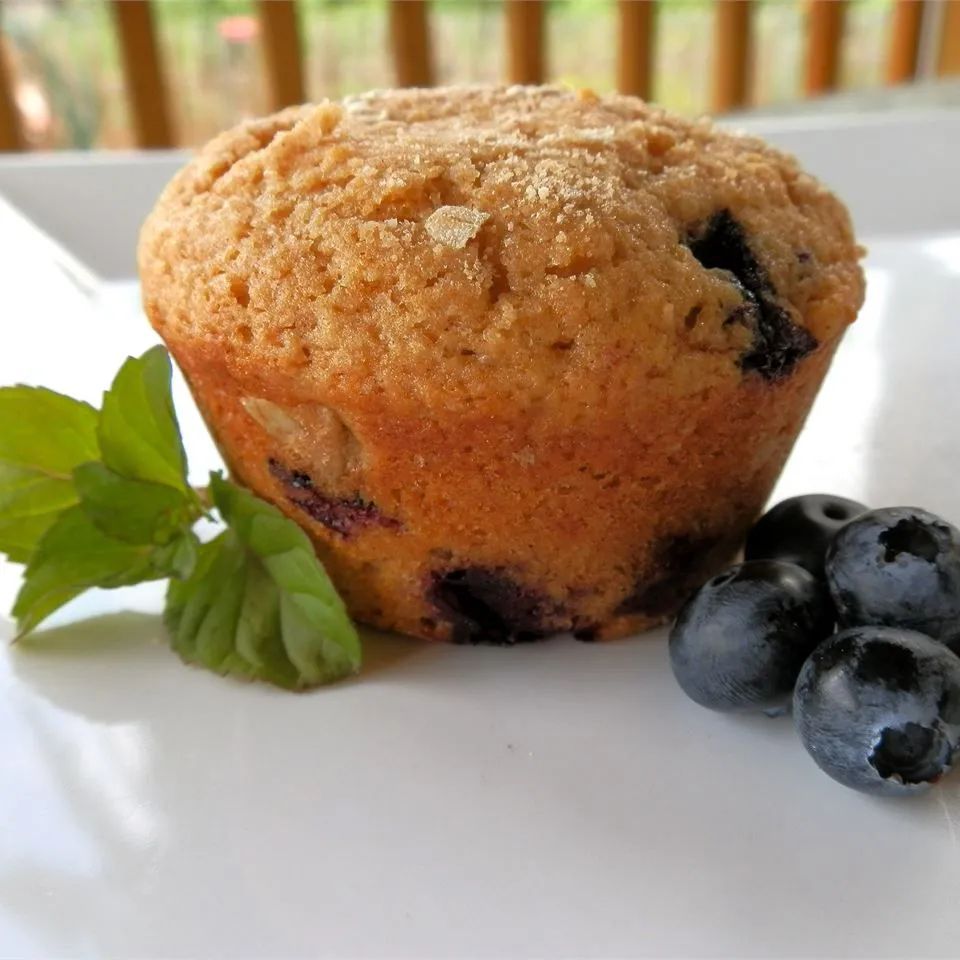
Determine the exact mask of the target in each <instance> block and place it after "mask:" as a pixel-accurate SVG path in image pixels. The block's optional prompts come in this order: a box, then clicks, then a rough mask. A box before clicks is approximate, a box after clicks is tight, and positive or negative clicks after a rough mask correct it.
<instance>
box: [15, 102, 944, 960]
mask: <svg viewBox="0 0 960 960" xmlns="http://www.w3.org/2000/svg"><path fill="white" fill-rule="evenodd" d="M744 125H745V126H746V124H744ZM751 126H752V128H753V129H755V130H757V132H760V133H762V134H765V135H767V136H769V137H770V139H772V140H774V141H776V142H778V143H780V144H782V145H784V146H786V147H787V148H788V149H791V150H793V151H794V152H796V153H798V154H799V155H800V156H801V159H803V161H804V162H805V163H806V164H807V165H808V166H809V167H810V168H811V169H812V170H813V171H814V172H816V173H818V174H820V175H821V176H822V177H823V178H824V179H825V180H827V182H829V183H830V184H831V185H832V186H834V187H835V188H837V189H838V191H839V192H840V193H841V195H842V196H844V198H845V199H847V200H848V201H849V203H850V205H851V208H852V210H853V212H854V216H855V219H856V221H857V223H858V227H859V230H860V234H861V235H862V237H863V238H864V241H865V242H866V243H867V244H868V245H869V246H870V255H869V258H868V261H867V269H868V275H869V277H868V282H869V295H868V301H867V305H866V307H865V308H864V310H863V313H862V315H861V318H860V320H859V322H858V323H857V324H856V326H855V327H854V328H853V329H852V330H851V332H850V333H849V335H848V336H847V338H846V340H845V342H844V344H843V346H842V348H841V350H840V352H839V354H838V357H837V360H836V363H835V365H834V369H833V371H832V373H831V375H830V377H829V379H828V382H827V384H826V386H825V387H824V389H823V391H822V392H821V395H820V397H819V399H818V401H817V404H816V407H815V410H814V412H813V413H812V415H811V417H810V420H809V422H808V426H807V428H806V430H805V432H804V434H803V437H802V438H801V440H800V442H799V443H798V444H797V447H796V450H795V453H794V456H793V457H792V459H791V461H790V464H789V466H788V469H787V471H786V472H785V474H784V476H783V479H782V481H781V483H780V486H779V488H778V491H777V495H778V496H783V495H790V494H793V493H799V492H811V491H819V490H823V491H831V492H835V493H839V494H843V495H846V496H851V497H854V498H856V499H859V500H863V501H865V502H867V503H872V504H876V505H880V504H890V503H903V502H907V503H914V502H916V503H919V504H922V505H924V506H926V507H928V508H929V509H931V510H934V511H936V512H939V513H942V514H945V515H946V516H947V517H950V518H952V519H953V520H954V521H957V520H960V483H958V480H957V477H958V474H960V435H958V432H957V427H956V422H957V418H958V415H960V376H958V366H960V324H958V313H957V306H956V305H957V303H958V302H960V191H958V190H957V187H956V171H957V155H958V153H957V148H958V146H960V113H957V112H953V113H951V112H949V111H940V112H936V113H925V114H911V115H909V116H906V117H904V116H899V117H888V118H884V117H871V118H856V117H830V118H829V119H828V120H820V121H815V122H811V121H806V120H802V119H799V120H791V121H789V122H785V123H773V122H770V121H766V122H764V123H761V124H756V123H755V124H752V125H751ZM181 159H182V158H181V157H179V156H172V157H171V156H162V155H161V156H158V157H152V158H143V157H119V158H109V159H105V160H104V159H97V158H91V157H82V158H77V157H67V158H60V157H52V158H47V159H44V160H42V161H41V162H40V163H37V162H36V158H31V157H28V158H24V159H13V160H7V161H3V162H0V197H6V198H7V200H8V201H9V202H10V204H11V205H12V206H11V205H6V204H0V245H2V249H3V256H2V257H0V289H2V290H3V306H2V307H0V310H2V313H0V323H2V335H3V341H2V342H3V349H2V352H0V383H10V382H14V381H25V382H32V383H43V384H46V385H48V386H51V387H53V388H55V389H59V390H63V391H65V392H69V393H73V394H75V395H79V396H82V397H85V398H88V399H91V400H97V399H98V395H99V391H100V390H101V389H102V388H103V387H104V386H105V385H106V384H107V382H108V381H109V379H110V377H111V375H112V373H113V371H114V370H115V369H116V367H117V366H118V364H119V362H120V361H121V360H122V358H123V357H124V356H126V355H127V354H128V353H133V352H139V351H141V350H142V349H144V348H145V347H146V346H148V345H149V344H150V343H152V342H154V339H155V338H154V336H153V334H152V332H151V331H150V330H149V328H148V327H147V325H146V323H145V321H144V320H143V318H142V316H141V315H140V311H139V307H138V304H137V292H136V284H135V282H134V280H133V276H132V264H133V258H132V250H133V247H134V243H135V230H136V225H137V223H139V221H140V219H141V218H142V216H143V215H144V214H145V212H146V210H147V209H148V207H149V205H150V203H151V202H152V198H153V197H154V195H155V193H156V191H157V189H158V187H159V185H160V184H161V183H162V182H163V181H164V180H165V179H166V178H167V177H168V175H169V174H170V173H171V172H172V170H173V169H174V168H175V166H176V165H177V164H178V163H179V162H180V161H181ZM14 207H17V208H19V209H20V210H21V211H22V212H23V213H25V216H20V215H19V214H17V213H16V212H15V211H14V209H13V208H14ZM31 224H35V225H37V226H38V227H39V228H40V229H39V230H38V229H36V227H35V226H32V225H31ZM177 389H178V394H177V400H178V405H179V407H180V411H181V415H182V417H183V418H184V421H185V431H186V435H187V447H188V452H189V453H190V456H191V463H192V465H193V466H194V468H195V469H196V470H197V472H198V475H199V474H202V473H203V472H204V471H205V470H206V469H207V468H208V467H211V466H215V465H216V464H217V457H216V453H215V451H214V449H213V447H212V445H211V444H210V442H209V440H208V439H207V438H206V435H205V433H204V431H203V428H202V425H201V424H200V422H199V419H198V417H197V415H196V412H195V410H194V409H193V407H192V404H191V403H190V401H189V398H188V397H187V395H186V393H185V391H184V390H183V387H182V384H178V387H177ZM18 576H19V573H18V568H16V567H13V566H10V565H7V566H5V567H4V566H0V604H2V605H3V608H4V609H8V608H9V605H10V602H11V600H12V597H13V594H14V592H15V591H16V588H17V584H18ZM159 603H160V591H159V589H158V588H153V587H152V588H143V589H135V590H131V591H117V592H114V593H109V594H107V593H96V594H92V595H90V596H89V597H87V598H84V599H83V600H81V601H78V602H77V603H76V604H75V605H74V606H73V607H72V609H71V610H70V611H69V614H68V615H66V616H64V617H62V618H61V619H60V621H59V622H60V624H61V625H60V626H58V627H54V628H53V629H51V630H49V631H48V632H46V634H45V635H44V636H43V637H42V639H41V640H38V641H37V642H36V643H34V644H33V645H31V646H30V647H29V648H27V647H25V648H24V649H22V650H17V649H9V648H3V649H2V650H0V955H2V956H4V957H30V958H34V957H51V956H57V957H102V956H121V957H122V956H133V955H135V956H138V957H172V956H246V957H253V956H257V957H280V956H293V955H311V956H330V957H348V956H364V957H369V956H389V957H421V958H424V957H466V956H470V957H527V956H537V957H569V956H579V957H600V956H607V957H612V956H617V957H621V956H624V957H625V956H639V955H656V956H689V955H701V956H738V957H748V956H751V957H752V956H768V957H769V956H798V955H803V956H813V955H818V956H820V955H869V956H912V957H918V956H933V955H938V956H956V955H957V952H958V949H960V946H958V945H960V908H958V904H960V846H958V832H957V831H958V829H960V825H958V824H960V778H955V780H954V781H950V780H948V781H947V783H946V784H945V785H943V786H939V787H937V788H935V789H934V790H932V791H931V792H930V793H929V794H927V795H926V796H925V797H923V798H921V799H918V800H913V801H905V802H890V801H879V800H875V799H871V798H867V797H864V796H861V795H859V794H855V793H852V792H849V791H846V790H844V789H843V788H841V787H839V786H837V785H836V784H834V783H833V782H832V781H830V780H828V779H827V778H826V777H824V776H823V775H822V774H820V773H819V772H818V771H817V769H816V768H815V766H814V765H813V762H812V761H811V760H810V759H809V758H808V757H807V756H806V754H805V753H804V751H803V749H802V747H801V746H800V744H799V742H798V741H797V739H796V737H795V736H794V734H793V731H792V727H791V724H790V721H789V720H788V719H780V720H767V719H764V718H761V719H756V718H749V719H748V718H737V717H725V716H718V715H714V714H711V713H709V712H707V711H705V710H702V709H700V708H698V707H696V706H695V705H693V704H692V703H690V702H689V701H688V700H686V699H685V698H684V696H683V695H682V693H681V692H680V691H679V689H678V688H677V686H676V685H675V683H674V682H673V680H672V678H671V676H670V673H669V668H668V665H667V661H666V651H665V646H664V642H663V633H662V632H655V633H652V634H649V635H647V636H644V637H642V638H637V639H635V640H629V641H624V642H619V643H611V644H582V643H577V642H575V641H573V640H570V639H563V638H561V639H558V640H555V641H551V642H548V643H543V644H538V645H530V646H521V647H517V648H513V649H494V648H465V647H443V646H429V645H426V644H419V643H414V642H411V641H404V640H401V639H391V638H371V639H370V641H369V646H368V667H367V668H366V670H365V672H364V675H363V677H362V678H361V679H360V680H359V681H357V682H350V683H344V684H341V685H339V686H335V687H331V688H328V689H324V690H320V691H318V692H316V693H312V694H308V695H301V696H292V695H289V694H284V693H280V692H277V691H274V690H271V689H268V688H264V687H258V686H244V685H241V684H237V683H233V682H228V681H224V680H222V679H219V678H217V677H214V676H211V675H208V674H205V673H203V672H200V671H197V670H190V669H187V668H185V667H184V666H182V665H181V664H180V662H179V661H178V660H177V659H176V657H175V656H174V655H173V654H172V653H170V652H169V650H168V649H167V647H166V646H165V644H164V641H163V635H162V628H161V625H160V623H159V620H158V617H157V611H158V609H159ZM68 621H76V622H74V623H72V625H64V624H67V622H68ZM10 632H11V631H10V626H9V622H2V623H0V638H5V637H8V636H9V635H10Z"/></svg>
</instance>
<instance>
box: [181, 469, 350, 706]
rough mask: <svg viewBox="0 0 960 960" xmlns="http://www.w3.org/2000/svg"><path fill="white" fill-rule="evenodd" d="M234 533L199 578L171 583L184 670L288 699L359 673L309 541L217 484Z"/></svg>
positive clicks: (342, 615)
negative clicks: (278, 691)
mask: <svg viewBox="0 0 960 960" xmlns="http://www.w3.org/2000/svg"><path fill="white" fill-rule="evenodd" d="M210 490H211V493H212V495H213V499H214V503H215V504H216V506H217V509H218V510H219V511H220V514H221V515H222V516H223V519H224V520H225V521H226V522H227V523H228V524H229V529H227V530H226V531H224V532H223V533H222V534H220V536H218V537H217V538H216V539H215V540H213V541H212V542H210V543H207V544H204V545H203V546H202V547H201V548H200V559H199V561H198V563H197V566H196V569H195V570H194V573H193V576H192V577H190V578H189V579H187V580H185V581H180V582H171V584H170V587H169V589H168V591H167V609H166V615H165V616H166V622H167V626H168V629H169V630H170V633H171V637H172V643H173V647H174V649H175V650H176V651H177V652H178V653H179V654H180V656H181V657H183V659H184V660H186V661H188V662H192V663H199V664H202V665H203V666H206V667H209V668H210V669H211V670H214V671H216V672H217V673H222V674H231V675H235V676H240V677H244V678H247V679H257V680H266V681H267V682H269V683H273V684H276V685H277V686H281V687H286V688H288V689H303V688H306V687H312V686H316V685H318V684H322V683H329V682H330V681H332V680H337V679H339V678H340V677H344V676H347V675H348V674H351V673H355V672H356V671H357V670H358V669H359V667H360V640H359V638H358V636H357V632H356V630H355V628H354V626H353V624H352V623H351V622H350V618H349V617H348V615H347V612H346V608H345V607H344V605H343V601H342V600H341V599H340V597H339V596H338V595H337V592H336V590H335V589H334V587H333V584H331V582H330V580H329V578H328V577H327V574H326V572H325V571H324V569H323V567H322V565H321V564H320V561H319V560H318V559H317V556H316V554H315V553H314V550H313V547H312V545H311V543H310V541H309V540H308V539H307V537H306V535H305V534H304V533H303V531H302V530H301V529H300V528H299V527H298V526H297V525H296V524H295V523H293V522H292V521H291V520H288V519H287V518H286V517H284V516H283V514H281V513H280V511H279V510H277V509H276V508H275V507H272V506H271V505H270V504H268V503H265V502H264V501H262V500H259V499H258V498H257V497H255V496H253V494H251V493H248V492H247V491H246V490H243V489H242V488H240V487H237V486H235V485H234V484H232V483H228V482H227V481H225V480H223V479H222V478H221V477H219V476H218V475H216V474H213V475H211V477H210Z"/></svg>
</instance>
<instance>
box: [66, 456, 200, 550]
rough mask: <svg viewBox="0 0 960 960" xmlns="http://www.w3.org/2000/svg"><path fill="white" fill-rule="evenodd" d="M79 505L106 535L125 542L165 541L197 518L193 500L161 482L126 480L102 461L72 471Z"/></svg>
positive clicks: (161, 542)
mask: <svg viewBox="0 0 960 960" xmlns="http://www.w3.org/2000/svg"><path fill="white" fill-rule="evenodd" d="M73 480H74V485H75V486H76V490H77V494H78V495H79V497H80V506H81V507H83V510H84V512H85V513H86V514H87V516H88V517H89V518H90V519H91V520H92V521H93V523H94V524H95V526H96V527H97V528H98V529H99V530H100V531H101V532H103V533H105V534H106V535H107V536H109V537H112V538H113V539H115V540H122V541H124V542H125V543H134V544H150V543H156V544H166V543H169V542H170V541H171V540H172V539H173V538H174V537H175V536H176V535H177V534H178V533H179V532H180V531H181V529H182V528H183V527H189V526H192V525H193V522H194V521H195V520H196V519H197V510H196V508H195V507H194V500H193V499H192V498H188V496H187V494H185V493H184V492H183V491H182V490H175V489H174V488H173V487H168V486H167V485H166V484H162V483H149V482H147V481H145V480H128V479H127V478H126V477H121V476H120V475H119V474H118V473H114V472H113V470H111V469H109V468H108V467H105V466H104V465H103V464H102V463H84V464H82V465H81V466H79V467H77V468H76V469H75V470H74V471H73Z"/></svg>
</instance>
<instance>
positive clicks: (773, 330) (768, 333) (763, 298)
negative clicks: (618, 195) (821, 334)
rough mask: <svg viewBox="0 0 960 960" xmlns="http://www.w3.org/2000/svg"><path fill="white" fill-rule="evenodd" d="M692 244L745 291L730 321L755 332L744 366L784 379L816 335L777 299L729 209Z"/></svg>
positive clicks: (699, 230)
mask: <svg viewBox="0 0 960 960" xmlns="http://www.w3.org/2000/svg"><path fill="white" fill-rule="evenodd" d="M686 243H687V246H688V247H689V249H690V252H691V253H692V254H693V255H694V257H695V258H696V259H697V260H698V261H699V263H700V264H701V265H702V266H703V267H704V268H706V269H707V270H724V271H726V272H727V273H729V274H730V275H731V276H732V278H733V281H734V283H736V285H737V287H738V288H739V290H740V294H741V296H742V297H743V301H744V302H743V305H742V306H740V307H738V308H737V309H736V310H735V311H734V312H733V313H732V314H731V315H730V317H728V318H727V320H726V321H725V323H727V324H729V323H740V324H743V325H744V326H745V327H747V328H748V329H749V330H750V332H751V334H752V336H753V343H752V344H751V346H750V348H749V349H748V350H746V351H745V352H744V353H743V354H741V356H740V358H739V360H738V364H739V366H740V369H741V370H743V371H744V372H745V373H748V372H750V371H754V372H756V373H758V374H760V376H761V377H763V378H764V379H765V380H768V381H775V380H780V379H782V378H783V377H785V376H787V375H788V374H789V373H790V371H791V370H792V369H793V367H794V366H795V365H796V364H797V362H798V361H800V360H802V359H803V358H804V357H805V356H806V355H807V354H808V353H810V352H811V351H813V350H815V349H816V347H817V340H816V338H815V337H814V336H813V335H812V334H811V333H810V332H809V331H807V330H805V329H804V328H803V327H801V326H799V325H798V324H796V323H794V322H793V320H792V319H791V318H790V314H789V313H787V311H786V310H784V308H783V307H782V306H780V304H779V303H777V299H776V297H777V292H776V290H775V289H774V287H773V284H772V283H771V282H770V277H769V276H768V275H767V272H766V270H764V269H763V267H762V266H761V265H760V262H759V261H758V260H757V258H756V257H755V256H754V253H753V251H752V250H751V249H750V244H749V243H748V242H747V235H746V231H745V230H744V229H743V226H742V225H741V224H740V223H739V222H738V221H737V220H735V219H734V217H733V215H732V214H731V213H730V211H729V210H720V211H719V212H718V213H715V214H714V215H713V216H712V217H711V218H710V219H709V220H707V221H706V223H704V224H701V225H699V226H698V227H696V228H694V229H693V230H691V231H690V232H689V234H688V236H687V240H686Z"/></svg>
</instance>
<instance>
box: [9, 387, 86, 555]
mask: <svg viewBox="0 0 960 960" xmlns="http://www.w3.org/2000/svg"><path fill="white" fill-rule="evenodd" d="M99 455H100V451H99V448H98V446H97V412H96V410H94V409H93V407H91V406H89V404H86V403H81V402H80V401H79V400H73V399H71V398H70V397H65V396H63V395H62V394H59V393H54V392H53V391H52V390H46V389H44V388H42V387H24V386H17V387H3V388H0V552H2V553H5V554H7V556H9V557H10V559H11V560H13V561H15V562H17V563H26V562H27V560H28V559H29V558H30V555H31V554H32V553H33V551H34V549H35V548H36V546H37V544H38V543H39V541H40V538H41V537H42V536H43V534H44V533H45V532H46V531H47V530H48V529H49V528H50V526H51V525H52V524H53V522H54V520H56V518H57V516H58V514H59V513H60V512H61V511H62V510H64V509H66V508H67V507H69V506H71V505H73V504H74V503H76V502H77V496H76V493H75V492H74V489H73V480H72V478H71V473H72V471H73V469H74V468H75V467H76V466H77V465H78V464H81V463H84V462H85V461H87V460H95V459H97V458H98V457H99Z"/></svg>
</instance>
